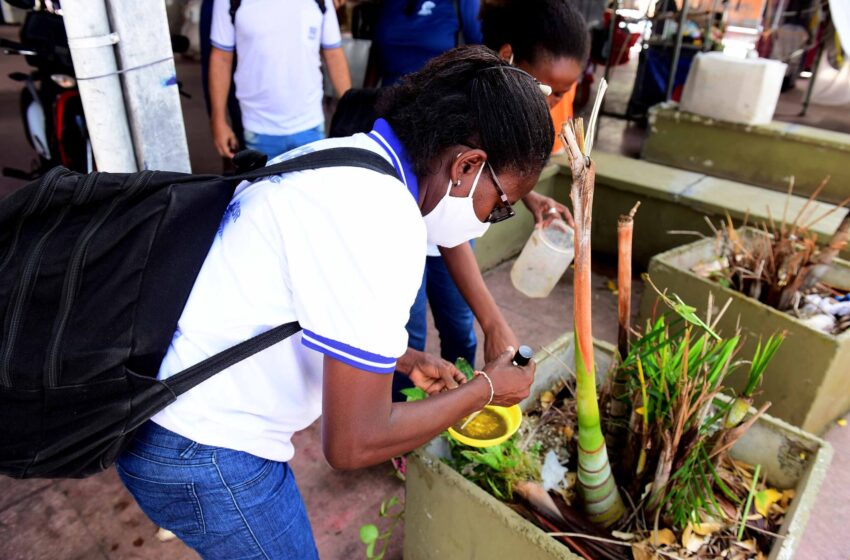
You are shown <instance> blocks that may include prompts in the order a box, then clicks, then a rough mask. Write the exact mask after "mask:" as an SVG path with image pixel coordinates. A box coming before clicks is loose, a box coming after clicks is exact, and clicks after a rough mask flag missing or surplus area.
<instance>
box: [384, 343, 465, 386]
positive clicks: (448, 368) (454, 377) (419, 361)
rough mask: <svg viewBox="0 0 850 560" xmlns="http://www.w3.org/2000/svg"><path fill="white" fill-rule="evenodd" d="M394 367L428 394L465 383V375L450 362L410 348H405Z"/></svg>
mask: <svg viewBox="0 0 850 560" xmlns="http://www.w3.org/2000/svg"><path fill="white" fill-rule="evenodd" d="M396 367H397V368H398V370H399V371H401V372H403V373H406V374H407V376H408V377H409V378H410V380H411V381H412V382H413V384H414V385H416V386H417V387H419V388H420V389H422V390H423V391H425V392H426V393H428V394H429V395H433V394H434V393H439V392H440V391H443V390H444V389H455V388H457V386H458V385H460V384H461V383H466V377H465V376H464V375H463V373H461V372H460V370H459V369H457V368H456V367H455V366H454V365H453V364H452V363H451V362H448V361H446V360H444V359H442V358H438V357H437V356H432V355H430V354H426V353H425V352H420V351H418V350H413V349H412V348H408V349H407V352H406V353H405V355H404V356H403V357H402V358H401V359H399V361H398V365H397V366H396Z"/></svg>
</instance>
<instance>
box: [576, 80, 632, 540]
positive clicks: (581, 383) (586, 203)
mask: <svg viewBox="0 0 850 560" xmlns="http://www.w3.org/2000/svg"><path fill="white" fill-rule="evenodd" d="M603 83H604V82H603ZM600 88H601V91H604V89H602V86H600ZM601 97H602V96H601V93H600V95H599V97H598V98H597V101H596V107H594V116H595V115H596V114H597V112H598V109H597V107H598V106H599V102H600V101H601ZM594 123H595V119H594V118H593V117H591V124H590V127H589V131H590V133H589V134H588V137H587V142H585V137H584V133H583V128H582V124H581V121H580V120H579V121H576V122H575V123H568V124H567V125H565V127H564V135H563V136H564V140H566V142H565V143H564V145H565V146H567V147H568V150H567V153H568V154H569V159H570V167H571V168H572V172H573V184H572V192H571V198H572V202H573V217H574V218H575V223H576V229H575V276H574V280H573V284H574V292H573V293H574V296H573V306H574V320H575V351H576V408H577V414H578V486H579V492H580V494H581V496H582V500H583V502H584V509H585V513H586V514H587V515H588V517H589V519H590V520H591V521H592V522H593V523H595V524H598V525H603V526H609V525H611V524H613V523H615V522H616V521H617V520H619V519H620V518H621V517H622V516H623V514H624V513H625V506H624V505H623V500H622V498H621V496H620V492H619V490H618V489H617V485H616V483H615V481H614V477H613V475H612V474H611V464H610V463H609V461H608V451H607V448H606V446H605V438H604V436H603V435H602V425H601V420H600V416H599V402H598V400H597V394H596V375H595V368H594V364H593V332H592V330H591V300H592V294H591V283H590V222H591V210H592V207H593V187H594V178H595V166H594V164H593V162H592V161H591V160H590V157H589V151H590V145H591V144H592V138H593V136H592V131H593V129H594ZM585 146H587V148H588V149H587V153H585V150H584V147H585Z"/></svg>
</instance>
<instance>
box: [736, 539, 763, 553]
mask: <svg viewBox="0 0 850 560" xmlns="http://www.w3.org/2000/svg"><path fill="white" fill-rule="evenodd" d="M735 546H737V547H738V548H743V549H744V550H746V551H748V552H756V551H757V550H758V548H757V547H756V540H755V539H747V540H745V541H735Z"/></svg>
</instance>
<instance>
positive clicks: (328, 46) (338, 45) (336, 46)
mask: <svg viewBox="0 0 850 560" xmlns="http://www.w3.org/2000/svg"><path fill="white" fill-rule="evenodd" d="M341 46H342V41H337V42H336V43H334V44H332V45H322V48H323V49H325V50H329V49H338V48H340V47H341Z"/></svg>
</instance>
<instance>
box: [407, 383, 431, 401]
mask: <svg viewBox="0 0 850 560" xmlns="http://www.w3.org/2000/svg"><path fill="white" fill-rule="evenodd" d="M401 394H402V395H404V396H405V397H407V402H412V401H421V400H424V399H426V398H428V393H426V392H425V391H423V390H422V389H420V388H419V387H408V388H406V389H402V390H401Z"/></svg>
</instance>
